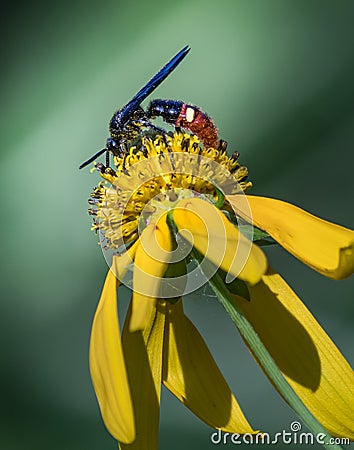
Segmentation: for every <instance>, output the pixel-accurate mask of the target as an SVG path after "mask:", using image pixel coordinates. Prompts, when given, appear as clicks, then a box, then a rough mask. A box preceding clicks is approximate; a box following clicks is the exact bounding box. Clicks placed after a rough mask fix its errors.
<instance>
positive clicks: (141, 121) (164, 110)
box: [79, 45, 227, 169]
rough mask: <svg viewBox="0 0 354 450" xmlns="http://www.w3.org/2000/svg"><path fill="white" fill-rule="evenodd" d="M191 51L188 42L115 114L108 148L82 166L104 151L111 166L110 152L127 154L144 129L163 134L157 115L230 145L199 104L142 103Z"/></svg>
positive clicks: (208, 141) (214, 143) (208, 142)
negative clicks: (155, 120)
mask: <svg viewBox="0 0 354 450" xmlns="http://www.w3.org/2000/svg"><path fill="white" fill-rule="evenodd" d="M189 51H190V47H189V46H188V45H186V46H185V47H184V48H182V50H180V51H179V52H178V53H177V54H176V55H175V56H174V57H173V58H172V59H171V60H170V61H169V62H168V63H167V64H166V65H165V66H163V67H162V69H161V70H160V71H159V72H157V73H156V75H154V76H153V77H152V78H151V79H150V80H149V81H148V82H147V83H146V84H145V86H143V87H142V88H141V89H140V91H139V92H138V93H137V94H135V95H134V97H133V98H132V99H131V100H130V101H129V102H128V103H127V104H126V105H125V106H123V108H120V109H118V111H116V112H115V113H114V114H113V116H112V118H111V120H110V123H109V133H110V137H109V138H108V139H107V142H106V147H105V148H103V149H102V150H100V151H98V152H97V153H95V154H94V155H93V156H91V158H89V159H88V160H86V161H85V162H83V163H82V164H81V165H80V167H79V169H82V168H83V167H85V166H87V165H88V164H90V163H91V162H92V161H94V160H95V159H96V158H97V157H99V156H100V155H102V154H103V153H105V152H106V160H107V164H106V165H107V166H108V165H109V163H108V162H109V152H111V153H113V155H115V156H117V155H122V154H123V155H124V154H126V153H127V142H129V141H131V140H133V139H135V138H136V137H137V136H139V134H141V132H142V130H143V129H144V128H150V129H152V130H154V131H156V132H159V133H162V134H163V135H164V134H165V133H166V132H165V130H163V129H161V128H159V127H157V126H156V125H154V124H153V123H151V119H154V118H155V117H158V116H159V117H162V119H163V120H164V121H165V122H166V123H169V124H171V125H174V126H175V127H176V129H177V130H178V129H180V128H186V129H189V130H190V131H191V132H192V133H195V134H196V135H197V136H198V137H199V139H200V140H201V141H202V143H203V145H204V146H206V147H214V148H222V149H226V146H227V144H226V142H225V141H222V140H220V139H219V138H218V130H217V128H216V126H215V125H214V123H213V121H212V119H211V118H210V117H209V116H208V115H207V114H206V113H203V111H202V110H201V109H200V108H199V107H197V106H194V105H190V104H185V103H184V102H181V101H175V100H153V101H152V102H151V103H150V105H149V107H148V108H147V110H146V111H145V110H144V109H143V108H142V107H141V106H140V105H141V103H142V102H143V101H144V100H145V99H146V98H147V97H148V96H149V95H150V94H151V93H152V92H153V91H154V90H155V89H156V88H157V87H158V86H159V85H160V84H161V83H162V82H163V81H164V79H165V78H166V77H168V75H169V74H170V73H171V72H172V71H173V70H174V69H175V68H176V67H177V66H178V65H179V64H180V63H181V62H182V60H183V59H184V58H185V57H186V56H187V54H188V53H189Z"/></svg>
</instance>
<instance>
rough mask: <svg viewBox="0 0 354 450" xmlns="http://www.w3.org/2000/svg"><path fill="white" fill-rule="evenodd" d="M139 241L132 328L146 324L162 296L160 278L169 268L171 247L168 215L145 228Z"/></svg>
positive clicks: (141, 327) (134, 280) (134, 279)
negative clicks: (160, 295)
mask: <svg viewBox="0 0 354 450" xmlns="http://www.w3.org/2000/svg"><path fill="white" fill-rule="evenodd" d="M140 244H141V245H140V246H139V247H138V248H137V251H136V255H135V265H134V274H133V288H134V292H133V300H132V318H131V321H130V331H137V330H142V329H144V328H145V327H146V320H147V319H148V317H149V315H150V312H151V310H152V309H153V308H154V306H155V302H156V300H155V299H156V297H158V296H159V288H160V284H161V278H162V277H163V275H164V273H165V271H166V268H167V263H168V261H169V259H170V251H171V250H172V241H171V236H170V231H169V228H168V225H167V223H166V215H164V216H162V217H161V218H160V220H159V221H158V222H157V223H151V224H150V225H148V226H147V227H146V228H145V229H144V231H143V232H142V234H141V237H140Z"/></svg>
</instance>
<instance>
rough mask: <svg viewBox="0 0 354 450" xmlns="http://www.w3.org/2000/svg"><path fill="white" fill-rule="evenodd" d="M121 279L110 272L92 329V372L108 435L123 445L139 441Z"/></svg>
mask: <svg viewBox="0 0 354 450" xmlns="http://www.w3.org/2000/svg"><path fill="white" fill-rule="evenodd" d="M116 293H117V278H116V277H115V275H114V274H113V272H112V271H111V270H110V271H109V272H108V274H107V278H106V281H105V284H104V287H103V291H102V295H101V299H100V302H99V304H98V307H97V311H96V314H95V318H94V321H93V325H92V332H91V340H90V371H91V377H92V382H93V385H94V388H95V392H96V396H97V399H98V403H99V405H100V409H101V414H102V417H103V420H104V423H105V425H106V427H107V429H108V431H109V432H110V433H111V434H112V436H114V437H115V438H116V439H117V440H119V441H121V442H126V443H129V442H132V441H134V439H135V424H134V414H133V407H132V400H131V397H130V391H129V385H128V379H127V373H126V369H125V363H124V357H123V351H122V345H121V339H120V333H119V323H118V312H117V298H116Z"/></svg>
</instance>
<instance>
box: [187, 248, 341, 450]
mask: <svg viewBox="0 0 354 450" xmlns="http://www.w3.org/2000/svg"><path fill="white" fill-rule="evenodd" d="M193 256H194V257H195V259H196V260H197V261H198V262H199V263H200V262H201V260H202V259H203V258H202V255H200V254H199V253H198V252H197V251H196V250H195V249H193ZM208 269H210V275H211V274H213V273H214V272H215V270H214V266H213V265H212V263H209V262H207V261H206V260H205V259H204V260H203V271H204V273H205V275H206V276H207V277H208V279H209V284H210V286H211V287H212V289H213V291H214V292H215V294H216V296H217V297H218V299H219V301H220V302H221V304H222V305H223V307H224V308H225V310H226V311H227V313H228V314H229V316H230V317H231V319H232V321H233V322H234V324H235V325H236V327H237V328H238V330H239V331H240V333H241V335H242V336H243V338H244V339H245V341H246V342H247V344H248V345H249V348H250V349H251V350H252V353H253V354H254V356H255V357H256V358H257V360H258V362H259V364H260V365H261V366H262V368H263V370H264V371H265V372H266V373H267V375H268V377H269V379H270V380H271V381H272V383H273V384H274V386H276V388H277V389H278V391H279V392H280V393H281V395H282V396H283V397H284V399H285V400H286V401H287V403H288V404H289V405H290V406H291V408H292V409H293V410H294V411H295V412H296V413H297V414H298V416H299V417H300V418H301V420H302V421H303V422H304V424H305V425H306V426H307V427H308V428H309V430H310V431H311V432H312V433H313V434H314V435H315V436H316V435H319V434H320V435H321V436H322V438H323V439H322V441H324V440H325V441H326V443H323V444H322V445H323V446H324V447H325V448H327V449H331V450H334V449H336V450H339V449H341V448H342V447H340V446H339V445H337V444H330V443H329V442H330V438H331V435H330V434H329V433H328V431H327V430H325V429H324V428H323V426H322V425H321V424H320V423H319V422H318V421H317V420H316V418H315V417H314V416H313V415H312V414H311V412H310V411H309V410H308V409H307V408H306V406H305V405H304V403H303V402H302V401H301V399H300V398H299V397H298V396H297V394H296V393H295V392H294V390H293V389H292V387H291V386H290V385H289V383H288V382H287V381H286V379H285V377H284V376H283V374H282V372H281V371H280V369H279V367H278V366H277V364H276V363H275V361H274V359H273V358H272V356H271V355H270V353H269V352H268V350H267V348H266V347H265V345H264V344H263V342H262V341H261V339H260V338H259V336H258V334H257V333H256V331H255V329H254V328H253V326H252V325H251V323H250V322H249V321H248V320H247V319H246V317H245V316H244V315H243V313H242V311H241V310H240V308H239V307H238V306H237V304H236V302H235V301H234V299H233V298H232V295H231V294H230V292H229V291H228V289H227V287H226V286H225V283H224V282H223V280H222V279H221V278H220V276H219V275H218V273H215V274H214V275H212V276H208V273H206V272H209V270H208ZM251 301H252V300H251ZM327 442H328V443H327Z"/></svg>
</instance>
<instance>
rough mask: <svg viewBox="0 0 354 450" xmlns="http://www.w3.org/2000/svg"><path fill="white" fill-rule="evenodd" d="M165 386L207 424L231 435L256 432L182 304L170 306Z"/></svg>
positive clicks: (165, 355)
mask: <svg viewBox="0 0 354 450" xmlns="http://www.w3.org/2000/svg"><path fill="white" fill-rule="evenodd" d="M167 308H168V309H167V311H168V313H167V318H166V328H165V341H164V357H163V383H164V385H165V386H166V387H167V388H168V389H169V390H170V391H171V392H172V393H173V394H174V395H175V396H176V397H177V398H178V399H179V400H180V401H181V402H182V403H183V404H184V405H186V406H187V407H188V408H189V409H190V410H191V411H192V412H193V413H194V414H195V415H196V416H198V417H199V418H200V419H201V420H203V421H204V422H206V423H207V424H208V425H210V426H212V427H214V428H219V429H221V430H224V431H228V432H230V433H240V434H244V433H256V431H254V430H253V429H252V427H251V426H250V425H249V423H248V422H247V420H246V418H245V416H244V415H243V413H242V411H241V408H240V406H239V404H238V403H237V401H236V399H235V397H234V396H233V394H232V392H231V390H230V388H229V386H228V384H227V382H226V381H225V379H224V377H223V376H222V374H221V372H220V370H219V368H218V366H217V365H216V363H215V361H214V359H213V357H212V355H211V354H210V351H209V349H208V347H207V346H206V344H205V342H204V340H203V338H202V337H201V335H200V334H199V332H198V330H197V329H196V328H195V326H194V325H193V324H192V322H191V321H190V320H189V319H188V318H187V317H186V316H185V314H184V312H183V308H182V301H181V300H180V301H178V302H177V303H176V304H169V305H168V306H167Z"/></svg>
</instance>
